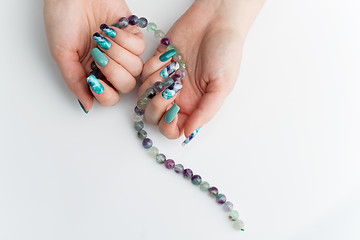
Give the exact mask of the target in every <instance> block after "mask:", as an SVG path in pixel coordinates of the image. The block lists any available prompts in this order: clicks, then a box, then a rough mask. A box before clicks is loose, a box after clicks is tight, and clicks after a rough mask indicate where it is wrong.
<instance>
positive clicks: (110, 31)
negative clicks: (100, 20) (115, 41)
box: [100, 24, 116, 38]
mask: <svg viewBox="0 0 360 240" xmlns="http://www.w3.org/2000/svg"><path fill="white" fill-rule="evenodd" d="M100 29H101V30H102V31H103V32H104V33H105V34H106V35H108V36H109V37H111V38H114V37H115V36H116V31H115V30H114V29H112V28H111V27H109V26H108V25H106V24H101V26H100Z"/></svg>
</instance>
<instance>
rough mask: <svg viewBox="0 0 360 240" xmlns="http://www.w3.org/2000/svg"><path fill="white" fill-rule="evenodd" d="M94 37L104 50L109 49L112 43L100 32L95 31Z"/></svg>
mask: <svg viewBox="0 0 360 240" xmlns="http://www.w3.org/2000/svg"><path fill="white" fill-rule="evenodd" d="M93 39H94V40H95V42H96V43H97V44H98V45H99V46H100V47H101V48H102V49H104V50H108V49H109V48H110V47H111V43H110V42H109V41H108V40H107V39H106V38H104V36H103V35H101V34H100V33H94V35H93Z"/></svg>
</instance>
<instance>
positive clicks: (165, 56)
mask: <svg viewBox="0 0 360 240" xmlns="http://www.w3.org/2000/svg"><path fill="white" fill-rule="evenodd" d="M175 54H176V49H171V50H169V51H167V52H165V53H163V54H161V55H160V57H159V60H160V61H162V62H165V61H167V60H168V59H170V58H172V57H173V56H174V55H175Z"/></svg>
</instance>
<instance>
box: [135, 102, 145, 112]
mask: <svg viewBox="0 0 360 240" xmlns="http://www.w3.org/2000/svg"><path fill="white" fill-rule="evenodd" d="M146 105H147V103H146V104H145V103H144V102H142V101H141V100H138V101H137V103H136V106H137V107H138V108H139V109H141V110H145V108H146Z"/></svg>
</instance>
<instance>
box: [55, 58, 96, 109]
mask: <svg viewBox="0 0 360 240" xmlns="http://www.w3.org/2000/svg"><path fill="white" fill-rule="evenodd" d="M54 58H55V60H56V62H57V64H58V66H59V69H60V71H61V74H62V76H63V78H64V80H65V82H66V84H67V85H68V87H69V89H70V90H71V91H72V92H73V93H74V94H75V95H76V97H77V98H78V100H79V102H80V103H81V105H82V106H83V108H84V111H85V112H86V113H87V112H88V111H89V110H90V109H91V108H92V106H93V102H94V98H93V95H92V94H91V92H90V90H89V87H88V84H87V83H86V74H85V71H84V69H83V67H82V65H81V63H80V62H79V56H78V54H77V53H76V52H70V51H68V52H57V53H55V54H54Z"/></svg>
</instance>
